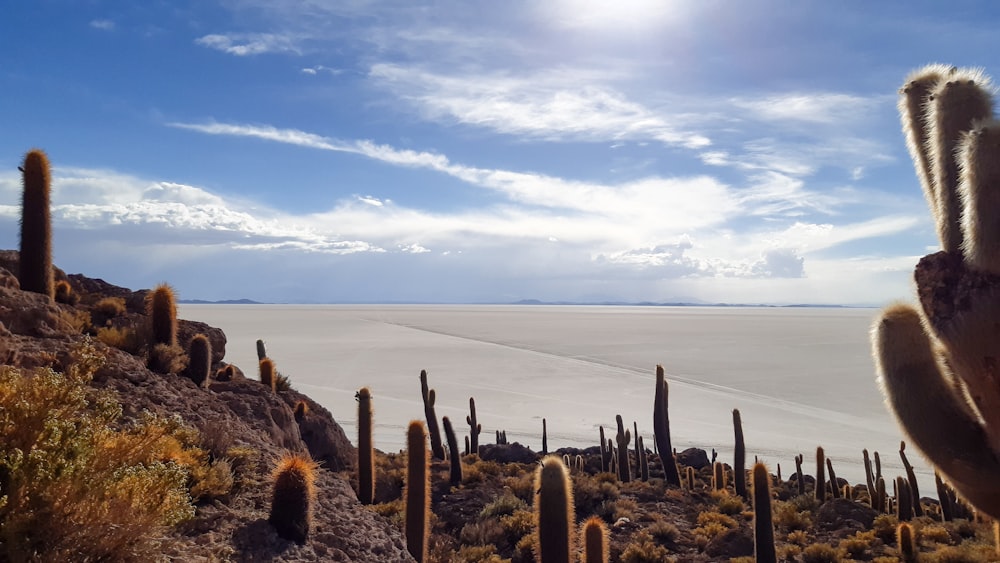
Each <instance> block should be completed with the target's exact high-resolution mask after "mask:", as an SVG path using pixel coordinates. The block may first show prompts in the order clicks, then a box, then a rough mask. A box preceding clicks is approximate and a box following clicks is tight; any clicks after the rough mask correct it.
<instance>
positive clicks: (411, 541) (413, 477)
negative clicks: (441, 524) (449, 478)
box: [404, 420, 431, 563]
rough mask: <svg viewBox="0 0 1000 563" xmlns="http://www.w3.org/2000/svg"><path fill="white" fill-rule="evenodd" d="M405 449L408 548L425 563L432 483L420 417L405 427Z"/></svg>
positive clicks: (420, 562) (414, 556) (411, 553)
mask: <svg viewBox="0 0 1000 563" xmlns="http://www.w3.org/2000/svg"><path fill="white" fill-rule="evenodd" d="M406 450H407V461H406V509H405V511H404V512H405V525H404V530H405V533H406V549H407V551H409V552H410V555H412V556H413V558H414V559H416V560H417V562H418V563H422V562H423V561H427V548H428V545H427V540H428V535H429V532H430V528H429V522H430V506H431V483H430V469H429V467H428V464H429V462H430V456H429V453H430V452H428V450H427V433H426V432H425V431H424V425H423V423H422V422H420V421H419V420H413V421H410V425H409V427H408V428H407V430H406Z"/></svg>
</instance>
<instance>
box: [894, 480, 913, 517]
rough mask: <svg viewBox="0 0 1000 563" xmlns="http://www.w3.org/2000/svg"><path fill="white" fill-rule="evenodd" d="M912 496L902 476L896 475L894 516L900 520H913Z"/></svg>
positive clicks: (908, 485)
mask: <svg viewBox="0 0 1000 563" xmlns="http://www.w3.org/2000/svg"><path fill="white" fill-rule="evenodd" d="M912 498H913V496H912V493H911V492H910V484H909V483H908V482H907V481H906V479H905V478H903V477H896V518H897V519H898V520H899V521H900V522H907V521H910V520H913V500H912Z"/></svg>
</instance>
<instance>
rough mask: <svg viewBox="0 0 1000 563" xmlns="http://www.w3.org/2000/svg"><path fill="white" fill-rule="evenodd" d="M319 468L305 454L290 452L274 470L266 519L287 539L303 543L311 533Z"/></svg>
mask: <svg viewBox="0 0 1000 563" xmlns="http://www.w3.org/2000/svg"><path fill="white" fill-rule="evenodd" d="M316 467H317V466H316V464H315V463H314V462H313V461H312V460H311V459H309V457H308V456H307V455H305V454H289V455H285V456H284V457H283V458H281V461H279V462H278V466H277V467H276V468H275V470H274V474H273V475H272V479H273V480H274V489H273V493H272V495H271V514H270V516H268V519H267V521H268V522H269V523H270V524H271V525H272V526H274V528H275V530H276V531H277V532H278V535H279V536H281V537H282V538H284V539H286V540H290V541H294V542H296V543H299V544H301V543H305V541H306V538H307V537H308V536H309V528H310V523H311V520H312V505H313V501H314V498H315V496H316V491H315V489H314V486H313V483H314V482H315V480H316V476H315V471H316Z"/></svg>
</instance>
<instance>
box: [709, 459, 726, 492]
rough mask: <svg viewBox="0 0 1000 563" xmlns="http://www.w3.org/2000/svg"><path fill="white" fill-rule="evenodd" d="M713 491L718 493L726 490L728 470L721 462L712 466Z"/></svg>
mask: <svg viewBox="0 0 1000 563" xmlns="http://www.w3.org/2000/svg"><path fill="white" fill-rule="evenodd" d="M712 489H713V490H716V491H724V490H726V468H725V467H723V466H722V462H721V461H716V462H715V463H713V464H712Z"/></svg>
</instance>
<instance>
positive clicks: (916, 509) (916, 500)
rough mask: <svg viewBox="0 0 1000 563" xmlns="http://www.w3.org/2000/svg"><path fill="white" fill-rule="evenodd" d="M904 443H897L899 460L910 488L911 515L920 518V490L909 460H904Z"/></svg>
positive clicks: (922, 511) (921, 512)
mask: <svg viewBox="0 0 1000 563" xmlns="http://www.w3.org/2000/svg"><path fill="white" fill-rule="evenodd" d="M904 450H906V442H903V441H900V442H899V458H900V459H901V460H903V468H904V469H906V480H907V481H908V484H909V486H910V504H911V505H912V506H913V515H914V516H916V517H917V518H920V517H921V516H923V515H924V509H923V507H922V506H920V489H919V488H918V487H917V474H916V472H914V471H913V466H912V465H910V460H909V459H907V458H906V452H905V451H904Z"/></svg>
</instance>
